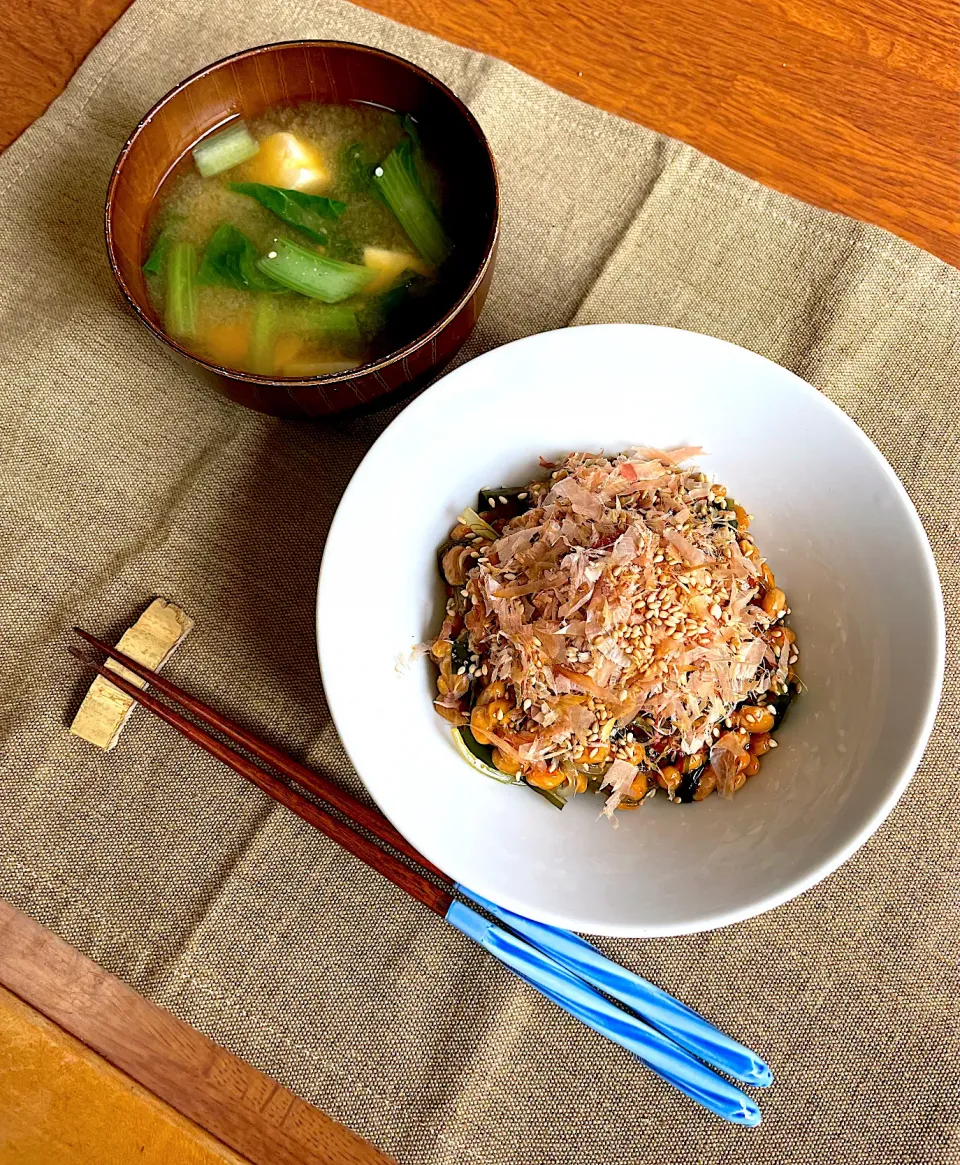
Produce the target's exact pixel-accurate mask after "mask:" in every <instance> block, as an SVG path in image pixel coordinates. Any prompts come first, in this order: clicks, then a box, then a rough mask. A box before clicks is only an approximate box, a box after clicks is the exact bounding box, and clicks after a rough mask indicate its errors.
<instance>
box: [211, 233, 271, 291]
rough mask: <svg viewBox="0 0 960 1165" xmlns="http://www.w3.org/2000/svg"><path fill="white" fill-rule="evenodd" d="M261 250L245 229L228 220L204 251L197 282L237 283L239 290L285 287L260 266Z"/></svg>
mask: <svg viewBox="0 0 960 1165" xmlns="http://www.w3.org/2000/svg"><path fill="white" fill-rule="evenodd" d="M258 258H259V253H258V251H257V248H256V247H255V246H254V245H253V243H252V241H251V240H250V239H248V238H247V236H246V235H245V234H244V233H243V231H240V230H237V228H236V227H235V226H234V225H233V223H229V222H224V223H221V224H220V226H218V227H217V229H216V230H215V231H214V232H213V235H212V236H211V238H210V242H209V243H207V246H206V249H205V250H204V252H203V260H202V261H201V263H200V270H199V271H198V272H197V283H200V284H203V285H215V286H220V287H233V288H236V290H238V291H285V290H286V288H283V287H281V286H280V284H279V283H274V281H273V280H272V279H270V278H269V277H268V276H267V275H264V274H263V272H262V271H260V270H258V268H257V259H258Z"/></svg>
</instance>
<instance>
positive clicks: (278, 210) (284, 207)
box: [230, 182, 347, 243]
mask: <svg viewBox="0 0 960 1165" xmlns="http://www.w3.org/2000/svg"><path fill="white" fill-rule="evenodd" d="M230 189H231V190H235V191H236V192H237V194H245V195H247V197H248V198H255V199H256V200H257V202H259V203H260V205H261V206H265V207H266V208H267V210H269V211H271V212H272V213H273V214H275V215H276V216H277V218H278V219H280V220H281V221H282V222H285V223H286V224H287V226H291V227H295V228H296V229H297V230H298V231H302V232H303V233H304V234H305V235H306V236H307V238H308V239H312V240H313V241H314V242H315V243H325V242H326V241H327V228H326V222H325V221H324V220H327V221H329V220H330V219H337V218H339V217H340V215H341V214H343V212H344V211H345V210H346V209H347V204H346V203H345V202H338V201H337V200H336V199H335V198H324V197H323V196H322V195H320V194H306V193H304V191H302V190H286V189H284V187H282V186H266V185H264V183H262V182H231V183H230Z"/></svg>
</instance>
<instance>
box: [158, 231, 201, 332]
mask: <svg viewBox="0 0 960 1165" xmlns="http://www.w3.org/2000/svg"><path fill="white" fill-rule="evenodd" d="M196 271H197V248H196V247H195V246H194V245H193V243H174V244H173V246H172V247H171V248H170V252H169V255H168V256H167V295H166V302H165V305H164V313H163V323H164V327H165V328H166V330H167V333H168V335H170V336H173V337H174V338H179V337H183V338H188V337H190V336H193V334H194V333H195V332H196V330H197V289H196Z"/></svg>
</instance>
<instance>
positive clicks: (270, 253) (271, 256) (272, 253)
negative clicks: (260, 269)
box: [267, 251, 277, 259]
mask: <svg viewBox="0 0 960 1165" xmlns="http://www.w3.org/2000/svg"><path fill="white" fill-rule="evenodd" d="M276 257H277V252H276V251H267V258H268V259H276Z"/></svg>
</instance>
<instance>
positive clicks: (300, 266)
mask: <svg viewBox="0 0 960 1165" xmlns="http://www.w3.org/2000/svg"><path fill="white" fill-rule="evenodd" d="M257 267H258V268H259V269H260V270H261V271H262V272H263V274H264V275H269V276H270V278H271V279H274V280H276V282H277V283H282V284H283V286H284V287H288V288H289V289H290V290H291V291H299V292H300V294H301V295H308V296H310V298H311V299H321V300H323V302H324V303H339V302H340V301H341V300H344V299H349V298H350V296H351V295H356V294H357V292H358V291H360V289H361V288H363V287H365V286H366V285H367V284H368V283H369V282H370V280H371V279H374V278H375V277H376V274H377V273H376V271H374V270H373V268H371V267H361V266H360V265H358V264H356V263H341V262H340V261H339V260H338V259H328V258H327V257H326V256H325V255H318V254H317V252H316V251H308V250H307V248H306V247H301V246H298V245H297V244H296V243H292V242H291V241H290V240H289V239H274V241H273V247H272V248H271V249H270V251H268V252H267V254H266V255H264V256H263V258H262V259H261V260H260V261H259V262H258V263H257Z"/></svg>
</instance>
